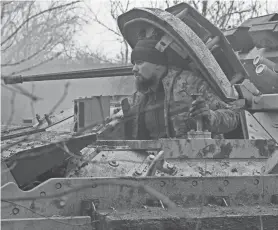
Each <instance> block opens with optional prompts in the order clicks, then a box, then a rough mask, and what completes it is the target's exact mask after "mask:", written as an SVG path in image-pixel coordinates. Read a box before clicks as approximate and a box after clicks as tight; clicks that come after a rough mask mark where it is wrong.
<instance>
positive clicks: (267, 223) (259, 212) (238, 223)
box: [101, 207, 278, 230]
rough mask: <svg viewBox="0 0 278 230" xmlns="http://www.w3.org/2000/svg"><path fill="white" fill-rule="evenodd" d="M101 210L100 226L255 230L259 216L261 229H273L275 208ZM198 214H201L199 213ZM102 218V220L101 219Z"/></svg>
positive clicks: (276, 221)
mask: <svg viewBox="0 0 278 230" xmlns="http://www.w3.org/2000/svg"><path fill="white" fill-rule="evenodd" d="M107 213H108V212H103V213H101V214H102V215H103V216H104V215H106V216H105V217H103V219H104V221H105V222H106V223H105V224H106V225H105V228H102V229H113V230H120V229H134V230H137V229H138V230H139V229H140V230H147V229H148V230H149V229H161V230H164V229H180V230H191V229H196V227H197V224H199V228H198V229H202V230H211V229H223V230H226V229H231V230H236V229H252V230H259V229H260V228H259V226H260V216H261V220H262V223H263V228H264V229H275V228H276V227H277V224H278V219H277V215H278V211H277V209H271V208H267V207H204V208H203V210H200V208H189V209H181V210H179V212H177V211H167V210H163V208H146V209H137V210H128V211H121V210H117V211H115V212H113V213H111V214H110V215H107ZM200 213H201V214H200ZM104 221H103V222H104Z"/></svg>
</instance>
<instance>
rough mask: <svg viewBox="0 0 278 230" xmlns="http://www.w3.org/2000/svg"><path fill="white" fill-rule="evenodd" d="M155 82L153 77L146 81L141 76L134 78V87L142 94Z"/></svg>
mask: <svg viewBox="0 0 278 230" xmlns="http://www.w3.org/2000/svg"><path fill="white" fill-rule="evenodd" d="M155 82H156V77H155V76H154V75H153V76H152V77H151V78H150V79H146V78H144V77H142V76H138V77H136V78H135V85H136V89H137V91H139V92H141V93H144V92H146V91H147V90H148V89H149V88H150V87H151V86H153V85H154V84H155Z"/></svg>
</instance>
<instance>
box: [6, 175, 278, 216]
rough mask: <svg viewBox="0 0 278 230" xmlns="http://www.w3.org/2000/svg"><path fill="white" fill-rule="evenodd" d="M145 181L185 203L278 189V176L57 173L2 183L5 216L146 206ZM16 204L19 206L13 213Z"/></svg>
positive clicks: (257, 201) (257, 200)
mask: <svg viewBox="0 0 278 230" xmlns="http://www.w3.org/2000/svg"><path fill="white" fill-rule="evenodd" d="M125 185H127V186H125ZM139 185H140V186H139ZM142 185H144V186H149V187H150V188H153V189H155V190H157V191H159V192H160V193H162V194H164V195H166V196H167V197H169V199H170V200H172V201H173V202H175V203H176V204H177V205H178V206H180V207H185V208H189V207H198V206H200V205H202V204H209V203H210V200H211V199H212V197H213V198H215V199H217V198H221V199H222V198H225V200H226V202H227V203H229V206H248V205H270V204H271V202H273V200H275V199H273V197H275V195H277V194H278V176H277V175H268V176H242V177H201V178H198V177H191V178H185V177H141V178H130V177H125V178H124V177H118V178H64V179H60V178H59V179H58V178H57V179H51V180H49V181H47V182H45V183H43V184H41V185H39V186H38V187H36V188H35V189H33V190H31V191H28V192H22V191H21V190H19V189H18V187H17V186H16V185H15V184H14V183H9V184H6V185H5V186H3V187H2V188H1V193H2V198H1V201H2V202H1V210H2V212H1V213H2V214H1V215H2V218H9V219H14V218H34V217H37V214H35V213H39V214H41V215H44V216H53V215H61V216H79V215H80V210H81V201H82V200H91V201H94V203H95V204H96V205H97V208H98V209H109V208H110V207H113V208H115V209H125V208H128V209H133V208H140V207H142V206H143V205H146V199H147V198H148V199H150V198H151V197H150V195H149V194H147V193H146V191H145V190H144V189H142V187H141V186H142ZM138 186H139V187H138ZM59 194H60V195H59ZM47 196H50V197H49V198H48V197H47ZM40 198H41V199H40ZM24 199H25V200H24ZM23 207H26V208H23ZM15 208H16V209H18V210H19V211H18V212H17V213H16V215H11V213H13V212H12V211H13V210H14V209H15ZM30 209H31V210H30ZM34 212H35V213H34Z"/></svg>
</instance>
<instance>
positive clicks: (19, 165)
mask: <svg viewBox="0 0 278 230" xmlns="http://www.w3.org/2000/svg"><path fill="white" fill-rule="evenodd" d="M59 138H60V139H59ZM61 138H62V139H61ZM95 139H96V136H95V135H94V134H91V135H90V134H89V135H83V136H79V137H75V138H71V139H68V140H66V139H65V137H61V136H58V137H57V138H56V140H63V141H60V142H54V143H53V142H51V143H50V144H45V145H43V146H39V147H34V146H33V148H30V146H28V147H27V149H26V150H21V151H19V152H16V153H15V154H13V155H11V156H9V158H8V159H6V161H5V162H6V164H7V166H9V167H11V170H10V171H11V173H12V174H13V177H14V179H15V180H16V182H17V183H18V185H19V186H24V185H25V184H29V183H31V182H33V181H35V180H36V178H37V176H39V175H41V174H43V173H45V172H47V171H48V170H50V169H52V168H54V167H55V166H59V165H62V164H63V163H64V162H65V160H66V159H67V158H69V157H71V155H70V154H68V153H66V151H65V150H64V149H63V146H61V144H62V143H64V140H65V143H66V146H67V148H68V151H70V152H71V153H72V154H73V153H75V154H77V153H79V151H80V150H81V149H83V148H84V147H85V146H87V145H89V144H90V143H92V141H95ZM40 141H41V140H40ZM25 144H26V143H25ZM31 147H32V146H31ZM2 154H3V153H2ZM22 172H24V173H22Z"/></svg>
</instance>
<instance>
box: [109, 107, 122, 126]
mask: <svg viewBox="0 0 278 230" xmlns="http://www.w3.org/2000/svg"><path fill="white" fill-rule="evenodd" d="M115 112H116V113H115ZM123 117H124V115H123V111H122V110H121V109H120V110H116V111H115V110H114V111H113V114H112V116H110V117H107V118H106V119H105V123H106V124H107V123H109V122H111V121H113V120H119V119H122V118H123Z"/></svg>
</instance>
